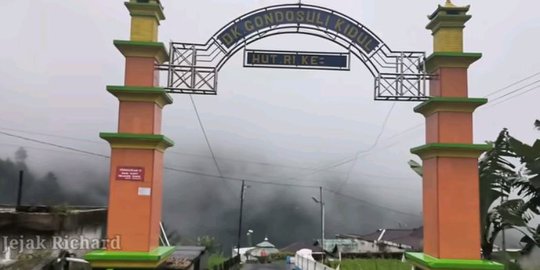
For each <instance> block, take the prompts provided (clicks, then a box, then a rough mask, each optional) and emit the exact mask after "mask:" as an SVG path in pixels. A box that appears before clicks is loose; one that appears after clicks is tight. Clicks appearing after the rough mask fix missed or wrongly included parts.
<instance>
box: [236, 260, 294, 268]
mask: <svg viewBox="0 0 540 270" xmlns="http://www.w3.org/2000/svg"><path fill="white" fill-rule="evenodd" d="M293 268H294V265H291V264H285V262H278V263H265V264H259V263H247V264H244V266H243V267H242V270H292V269H293Z"/></svg>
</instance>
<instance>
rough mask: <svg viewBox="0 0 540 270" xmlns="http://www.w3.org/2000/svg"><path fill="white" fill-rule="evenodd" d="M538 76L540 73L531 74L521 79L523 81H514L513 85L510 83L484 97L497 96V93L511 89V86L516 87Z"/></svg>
mask: <svg viewBox="0 0 540 270" xmlns="http://www.w3.org/2000/svg"><path fill="white" fill-rule="evenodd" d="M539 74H540V72H536V73H534V74H532V75H530V76H527V77H525V78H523V79H521V80H518V81H516V82H513V83H511V84H509V85H507V86H505V87H503V88H500V89H498V90H495V91H493V92H491V93H489V94H487V95H485V97H489V96H492V95H495V94H497V93H499V92H501V91H504V90H506V89H508V88H510V87H512V86H514V85H517V84H519V83H521V82H524V81H526V80H528V79H530V78H532V77H535V76H537V75H539Z"/></svg>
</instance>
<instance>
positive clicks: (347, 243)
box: [325, 227, 424, 255]
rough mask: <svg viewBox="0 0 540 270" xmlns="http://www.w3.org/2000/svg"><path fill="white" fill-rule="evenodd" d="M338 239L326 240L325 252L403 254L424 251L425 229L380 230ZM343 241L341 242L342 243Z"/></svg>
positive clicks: (346, 235) (340, 235)
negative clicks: (336, 249)
mask: <svg viewBox="0 0 540 270" xmlns="http://www.w3.org/2000/svg"><path fill="white" fill-rule="evenodd" d="M337 238H338V239H335V240H336V241H335V242H332V239H329V240H326V239H325V250H327V251H329V252H332V251H335V250H334V249H335V247H332V244H334V245H335V246H336V247H338V248H340V252H341V253H342V254H347V253H371V254H396V255H399V254H402V253H403V252H405V251H422V249H423V238H424V235H423V227H419V228H414V229H378V230H377V231H375V232H372V233H369V234H364V235H360V234H339V235H337ZM340 240H341V242H340Z"/></svg>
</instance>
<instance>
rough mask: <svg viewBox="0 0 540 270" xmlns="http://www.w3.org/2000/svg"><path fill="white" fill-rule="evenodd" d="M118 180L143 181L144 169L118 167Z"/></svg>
mask: <svg viewBox="0 0 540 270" xmlns="http://www.w3.org/2000/svg"><path fill="white" fill-rule="evenodd" d="M116 180H129V181H143V180H144V168H143V167H116Z"/></svg>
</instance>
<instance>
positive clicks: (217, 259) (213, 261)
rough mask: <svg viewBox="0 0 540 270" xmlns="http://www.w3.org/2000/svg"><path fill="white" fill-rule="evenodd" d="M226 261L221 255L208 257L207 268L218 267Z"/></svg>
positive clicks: (215, 254)
mask: <svg viewBox="0 0 540 270" xmlns="http://www.w3.org/2000/svg"><path fill="white" fill-rule="evenodd" d="M228 259H229V258H227V257H225V256H223V254H222V253H214V254H212V255H210V257H208V268H209V269H212V268H214V266H218V265H220V264H222V263H223V262H224V261H226V260H228Z"/></svg>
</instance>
